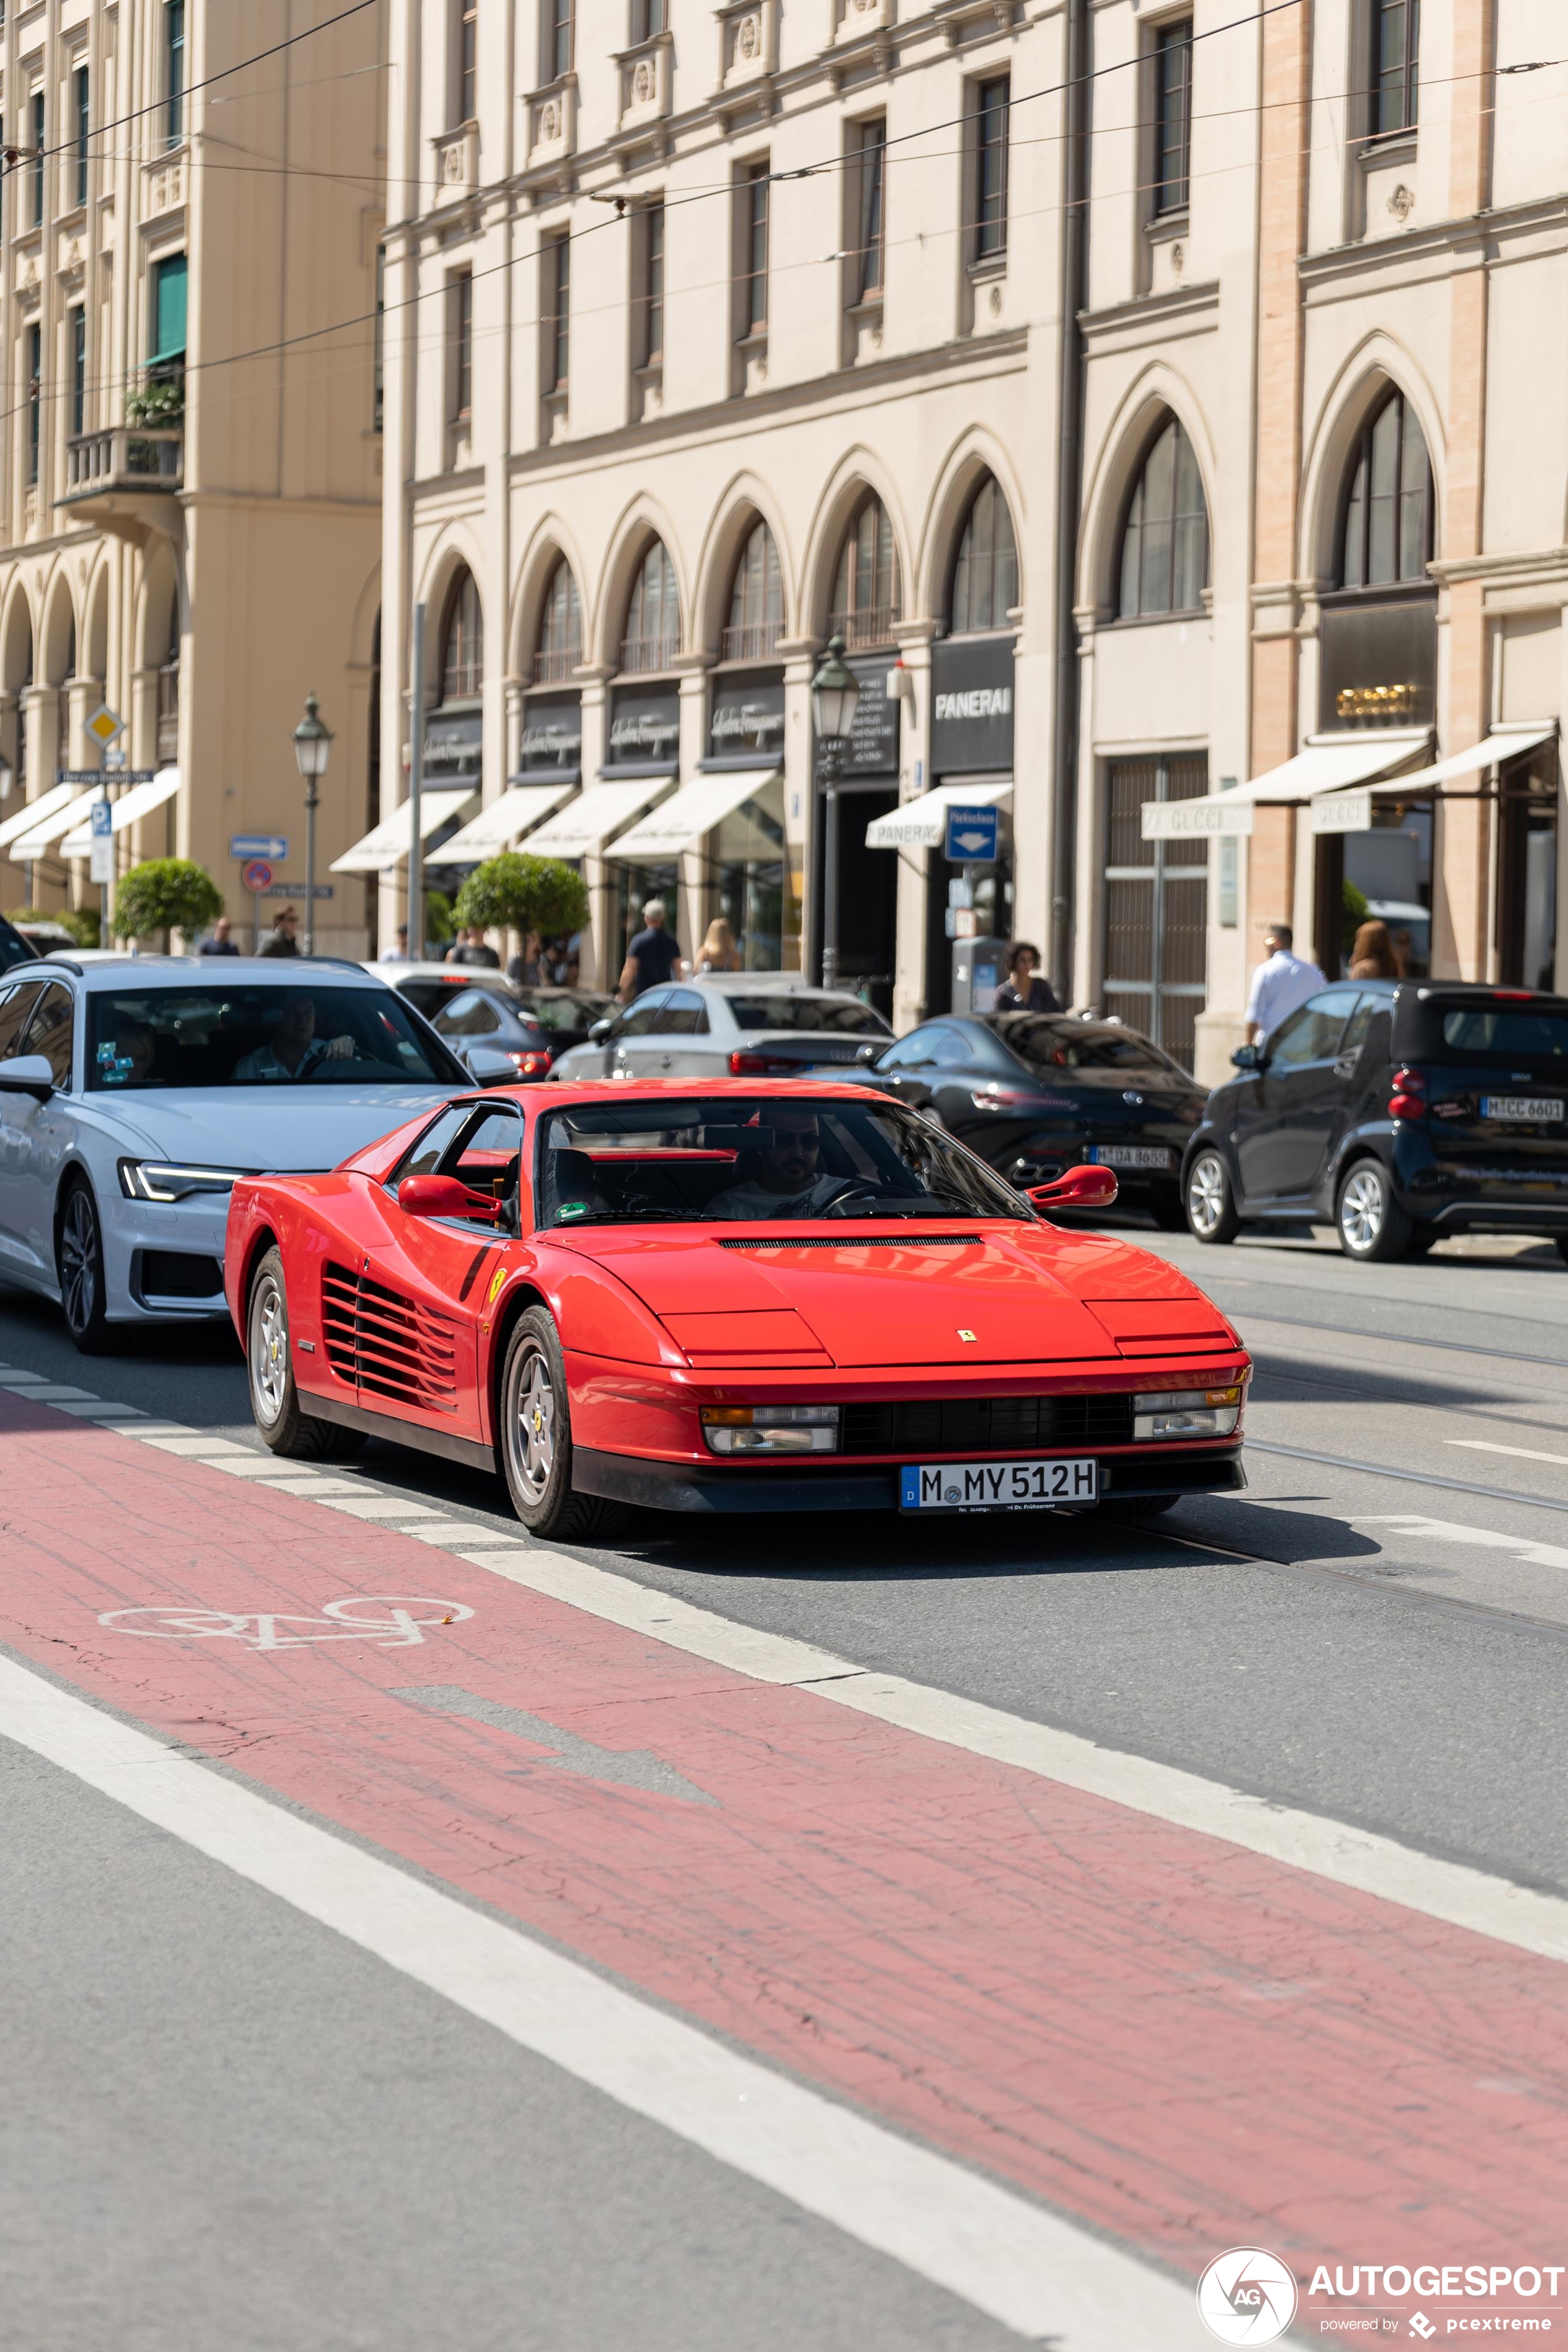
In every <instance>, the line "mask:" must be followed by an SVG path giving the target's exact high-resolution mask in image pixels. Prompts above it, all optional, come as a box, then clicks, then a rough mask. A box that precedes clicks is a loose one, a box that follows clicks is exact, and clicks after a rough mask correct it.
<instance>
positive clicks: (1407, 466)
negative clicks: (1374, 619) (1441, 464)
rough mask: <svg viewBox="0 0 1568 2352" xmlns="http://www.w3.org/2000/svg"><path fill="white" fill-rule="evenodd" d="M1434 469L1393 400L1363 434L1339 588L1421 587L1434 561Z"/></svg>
mask: <svg viewBox="0 0 1568 2352" xmlns="http://www.w3.org/2000/svg"><path fill="white" fill-rule="evenodd" d="M1432 507H1433V499H1432V466H1431V461H1430V459H1429V458H1428V457H1427V455H1426V435H1425V434H1424V433H1423V432H1422V430H1421V423H1420V419H1419V418H1418V417H1417V415H1416V414H1415V410H1414V409H1413V408H1412V407H1411V406H1410V404H1409V403H1408V401H1406V399H1405V395H1404V394H1403V393H1400V392H1391V393H1390V394H1389V395H1388V397H1387V399H1386V400H1385V401H1384V403H1383V404H1382V406H1381V407H1379V408H1377V409H1376V410H1374V411H1373V415H1371V416H1369V417H1368V419H1367V421H1366V423H1365V424H1364V425H1363V427H1362V430H1361V437H1360V439H1359V440H1358V441H1357V443H1356V446H1355V454H1354V456H1353V457H1352V461H1351V470H1350V487H1349V488H1348V489H1347V491H1346V493H1345V517H1344V525H1343V529H1342V531H1341V534H1340V585H1341V587H1342V588H1383V587H1387V586H1390V585H1392V583H1394V581H1396V580H1424V579H1425V578H1426V566H1427V563H1428V562H1429V561H1430V559H1431V554H1432Z"/></svg>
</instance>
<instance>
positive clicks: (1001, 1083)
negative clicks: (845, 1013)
mask: <svg viewBox="0 0 1568 2352" xmlns="http://www.w3.org/2000/svg"><path fill="white" fill-rule="evenodd" d="M833 1076H835V1077H836V1078H838V1077H848V1078H851V1079H853V1080H855V1081H856V1082H857V1083H858V1084H860V1085H863V1086H871V1087H877V1088H879V1090H880V1091H881V1092H882V1093H885V1094H893V1095H897V1096H899V1097H900V1099H901V1100H902V1101H904V1102H907V1103H910V1104H912V1105H913V1106H914V1108H916V1109H920V1110H930V1111H931V1112H932V1113H934V1115H935V1116H936V1117H937V1118H940V1119H941V1121H942V1125H943V1126H944V1127H945V1128H947V1129H949V1130H950V1131H951V1132H952V1134H954V1135H956V1136H958V1137H959V1138H960V1139H962V1140H963V1142H965V1143H966V1144H968V1146H969V1148H970V1150H972V1151H976V1152H978V1153H979V1154H980V1156H981V1158H982V1159H983V1160H989V1161H990V1163H991V1165H992V1166H993V1167H994V1168H995V1169H996V1170H998V1171H999V1172H1000V1173H1001V1174H1002V1175H1004V1176H1005V1177H1006V1179H1007V1181H1008V1182H1009V1183H1011V1184H1017V1185H1019V1186H1023V1185H1026V1184H1044V1183H1047V1182H1048V1181H1049V1180H1050V1179H1051V1178H1052V1177H1053V1176H1057V1175H1059V1174H1060V1172H1061V1171H1062V1170H1063V1169H1064V1168H1070V1167H1074V1166H1076V1165H1077V1164H1078V1163H1079V1161H1082V1160H1088V1161H1089V1162H1090V1163H1092V1164H1098V1165H1099V1166H1100V1167H1102V1168H1114V1170H1115V1171H1116V1175H1117V1180H1118V1183H1119V1185H1120V1188H1121V1195H1122V1198H1123V1200H1124V1201H1125V1202H1126V1203H1127V1205H1128V1206H1129V1207H1130V1208H1135V1209H1144V1210H1146V1211H1147V1212H1148V1213H1149V1214H1150V1215H1151V1216H1152V1218H1153V1219H1154V1222H1155V1223H1156V1224H1158V1225H1160V1226H1162V1227H1163V1228H1164V1229H1165V1230H1166V1231H1167V1232H1170V1233H1175V1232H1179V1231H1180V1230H1181V1229H1182V1228H1183V1227H1184V1225H1185V1223H1186V1217H1185V1214H1184V1209H1183V1204H1182V1190H1181V1167H1182V1156H1183V1153H1184V1151H1185V1150H1186V1147H1187V1144H1188V1142H1189V1140H1190V1139H1191V1137H1192V1134H1193V1130H1194V1128H1195V1127H1196V1126H1197V1124H1198V1121H1199V1120H1200V1119H1201V1118H1202V1117H1203V1112H1204V1105H1205V1101H1206V1100H1207V1090H1206V1088H1205V1087H1200V1086H1198V1085H1197V1084H1196V1083H1195V1082H1194V1080H1193V1079H1192V1078H1191V1077H1189V1076H1188V1075H1187V1073H1186V1071H1185V1070H1184V1069H1183V1068H1182V1067H1181V1066H1180V1065H1179V1064H1178V1063H1175V1062H1173V1061H1172V1060H1171V1058H1170V1056H1169V1055H1167V1054H1163V1053H1162V1052H1161V1050H1160V1048H1159V1046H1158V1045H1153V1044H1152V1042H1151V1041H1150V1039H1148V1038H1147V1037H1143V1036H1141V1035H1140V1034H1139V1033H1138V1032H1137V1030H1136V1029H1127V1028H1124V1027H1123V1026H1122V1025H1121V1023H1120V1022H1116V1021H1079V1020H1075V1019H1073V1018H1072V1017H1071V1016H1069V1015H1068V1014H1066V1013H985V1014H958V1013H953V1014H952V1015H949V1016H947V1017H945V1018H943V1019H941V1020H936V1021H924V1022H922V1023H921V1026H920V1027H919V1028H918V1029H912V1030H911V1031H910V1034H909V1035H908V1036H907V1037H900V1039H899V1040H898V1042H897V1044H896V1045H887V1046H884V1047H883V1048H882V1050H881V1051H880V1052H875V1051H873V1050H872V1049H871V1048H869V1047H866V1048H863V1049H862V1055H861V1063H860V1066H859V1067H858V1069H856V1070H848V1071H845V1070H835V1071H834V1073H833Z"/></svg>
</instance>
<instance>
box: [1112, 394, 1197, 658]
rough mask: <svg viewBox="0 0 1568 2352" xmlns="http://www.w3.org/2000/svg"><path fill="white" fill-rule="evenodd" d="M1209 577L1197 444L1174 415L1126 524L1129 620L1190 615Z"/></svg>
mask: <svg viewBox="0 0 1568 2352" xmlns="http://www.w3.org/2000/svg"><path fill="white" fill-rule="evenodd" d="M1208 580H1209V517H1208V508H1207V507H1206V506H1205V503H1204V486H1203V482H1202V479H1201V478H1200V477H1199V474H1198V461H1197V459H1196V458H1195V457H1194V455H1193V445H1192V443H1191V442H1190V441H1189V440H1188V438H1187V436H1186V434H1185V433H1184V431H1183V429H1182V426H1181V424H1180V423H1179V421H1178V420H1177V419H1176V418H1175V417H1172V418H1171V419H1170V420H1169V422H1168V423H1167V424H1165V425H1163V426H1162V428H1161V430H1160V432H1159V433H1158V435H1157V436H1155V439H1154V441H1153V443H1152V446H1151V447H1150V450H1149V454H1148V456H1147V457H1145V458H1144V460H1143V463H1142V467H1141V469H1140V471H1139V475H1138V479H1137V482H1136V483H1135V484H1134V486H1133V491H1132V497H1131V501H1130V502H1129V505H1128V509H1127V520H1126V521H1125V522H1124V523H1123V524H1122V526H1121V600H1120V602H1119V604H1118V607H1117V609H1118V611H1119V613H1120V614H1121V618H1122V619H1123V620H1131V619H1132V618H1134V617H1135V616H1136V615H1137V614H1142V613H1190V612H1193V611H1194V609H1195V608H1196V606H1197V605H1198V604H1199V603H1200V602H1201V600H1202V594H1203V591H1204V590H1205V588H1206V587H1207V586H1208Z"/></svg>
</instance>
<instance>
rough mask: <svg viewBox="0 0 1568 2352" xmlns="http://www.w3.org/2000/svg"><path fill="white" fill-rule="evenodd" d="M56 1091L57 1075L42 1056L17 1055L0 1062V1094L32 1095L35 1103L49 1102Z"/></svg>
mask: <svg viewBox="0 0 1568 2352" xmlns="http://www.w3.org/2000/svg"><path fill="white" fill-rule="evenodd" d="M54 1090H55V1074H54V1072H53V1070H51V1069H50V1067H49V1066H48V1063H47V1061H46V1060H45V1058H44V1056H43V1055H42V1054H16V1055H13V1057H12V1059H11V1060H10V1061H8V1062H0V1093H4V1094H8V1095H31V1096H32V1097H33V1099H34V1101H35V1102H47V1101H48V1098H49V1097H50V1096H51V1095H52V1094H53V1093H54Z"/></svg>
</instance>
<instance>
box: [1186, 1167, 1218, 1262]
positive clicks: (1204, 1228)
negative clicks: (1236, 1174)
mask: <svg viewBox="0 0 1568 2352" xmlns="http://www.w3.org/2000/svg"><path fill="white" fill-rule="evenodd" d="M1226 1198H1227V1187H1226V1176H1225V1170H1224V1168H1223V1167H1222V1165H1221V1164H1220V1161H1219V1160H1218V1158H1217V1157H1216V1156H1215V1153H1214V1152H1212V1151H1205V1153H1204V1155H1203V1157H1202V1159H1201V1160H1198V1161H1197V1162H1196V1163H1195V1165H1194V1169H1193V1172H1192V1174H1191V1175H1190V1176H1189V1177H1188V1179H1187V1216H1188V1220H1189V1222H1190V1223H1191V1225H1192V1228H1193V1231H1194V1234H1196V1235H1197V1237H1198V1239H1199V1240H1200V1241H1207V1239H1208V1237H1209V1235H1210V1234H1213V1233H1215V1232H1217V1230H1218V1228H1219V1226H1220V1224H1221V1223H1222V1221H1223V1219H1224V1217H1225V1212H1226Z"/></svg>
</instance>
